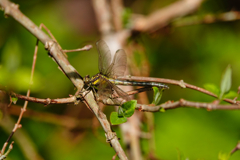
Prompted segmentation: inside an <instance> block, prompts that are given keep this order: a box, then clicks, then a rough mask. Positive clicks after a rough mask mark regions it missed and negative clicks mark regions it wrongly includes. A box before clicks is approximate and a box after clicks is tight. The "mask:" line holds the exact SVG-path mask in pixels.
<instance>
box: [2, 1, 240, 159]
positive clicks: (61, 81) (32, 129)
mask: <svg viewBox="0 0 240 160" xmlns="http://www.w3.org/2000/svg"><path fill="white" fill-rule="evenodd" d="M14 2H15V3H17V4H19V5H20V10H21V11H22V12H23V13H24V14H25V15H26V16H28V17H29V18H30V19H31V20H32V21H33V22H34V23H35V24H37V25H40V24H41V23H44V24H45V25H46V26H47V27H48V29H49V30H50V31H51V32H52V33H53V35H54V36H55V38H56V39H57V40H58V42H59V43H60V45H61V46H62V48H64V49H74V48H79V47H82V46H84V45H86V44H89V43H93V44H94V43H95V42H96V41H97V40H99V39H100V38H101V37H100V34H99V31H98V27H97V23H96V17H95V15H94V11H93V8H92V6H91V1H88V0H79V1H77V0H60V1H56V0H48V1H46V0H32V1H23V0H15V1H14ZM173 2H175V1H173V0H165V1H157V0H151V1H144V0H131V1H125V2H124V6H125V7H127V8H128V11H130V12H132V13H137V14H145V15H147V14H149V13H151V12H153V11H154V10H156V9H159V8H162V7H165V6H167V5H169V4H171V3H173ZM239 9H240V2H239V1H237V0H218V1H215V0H206V1H205V2H204V3H203V4H202V5H201V7H200V8H199V9H198V11H197V12H195V13H194V14H193V15H194V16H198V17H202V16H204V15H206V14H213V15H217V14H219V13H224V12H229V11H233V10H234V11H238V10H239ZM193 15H190V16H193ZM136 39H137V41H138V42H140V45H141V46H142V47H143V48H144V50H143V51H142V52H144V53H145V56H146V59H145V60H147V61H148V63H149V66H150V71H149V72H150V73H149V74H150V76H151V77H161V78H169V79H175V80H181V79H183V80H184V81H185V82H187V83H190V84H193V85H196V86H199V87H203V85H204V84H206V83H214V84H216V85H217V86H219V85H220V80H221V76H222V73H223V71H224V69H225V68H226V67H227V65H229V64H230V65H231V66H232V71H233V77H232V87H231V90H233V91H236V92H237V88H238V86H239V80H240V74H239V73H240V54H239V51H240V22H239V21H237V20H236V21H232V22H216V23H213V24H198V25H189V26H182V27H169V28H167V29H165V30H162V31H160V32H158V33H155V34H153V35H152V34H151V35H149V34H141V35H138V36H137V38H136ZM130 42H131V40H130ZM130 42H129V43H130ZM35 44H36V38H35V37H34V36H33V35H31V34H30V33H29V32H28V31H27V30H26V29H25V28H23V27H22V26H21V25H20V24H18V23H17V22H16V21H14V20H13V19H12V18H11V17H10V18H5V17H4V14H3V12H1V16H0V83H1V84H0V86H1V87H2V88H4V87H7V88H8V89H11V90H14V91H15V92H16V93H19V94H23V95H25V94H26V92H27V89H28V81H29V77H30V70H31V65H32V56H33V52H34V47H35ZM136 57H138V56H136ZM97 58H98V55H97V50H96V47H95V46H94V48H92V49H91V50H90V51H84V52H77V53H69V54H68V59H69V62H70V63H71V64H72V65H73V66H74V67H75V68H76V69H77V71H78V72H79V73H80V75H81V76H82V77H84V76H85V75H87V74H89V75H91V76H92V75H94V74H95V73H97V72H98V65H97V60H98V59H97ZM128 63H131V60H129V61H128ZM75 91H76V90H75V89H74V86H73V85H72V83H71V82H70V81H69V80H68V78H67V77H66V76H64V74H63V73H62V72H61V71H60V70H59V69H58V67H57V64H56V63H55V62H54V61H53V60H52V59H51V58H50V57H49V56H48V54H47V51H45V50H44V46H43V44H40V45H39V52H38V58H37V64H36V69H35V78H34V86H33V88H32V93H31V96H34V97H38V98H51V99H53V98H64V97H68V96H69V94H74V93H75ZM150 95H151V93H150ZM150 95H149V98H150V101H151V96H150ZM180 98H184V99H187V100H191V101H196V102H211V101H213V100H214V98H212V97H210V96H207V95H204V94H202V93H198V92H197V91H194V90H190V89H181V88H180V87H178V86H172V85H170V90H168V91H166V92H165V93H164V95H163V98H162V102H165V101H168V100H179V99H180ZM3 99H4V98H1V100H2V101H3ZM5 101H6V99H5ZM23 103H24V102H23V101H22V100H19V101H18V102H17V104H16V105H12V106H11V107H9V108H4V109H3V108H1V109H2V112H1V114H2V115H3V116H1V117H4V116H6V115H10V118H9V119H8V120H7V121H3V120H4V119H2V118H1V120H0V121H1V127H0V145H3V144H4V142H5V141H6V139H7V137H8V135H9V134H10V132H11V129H12V128H13V127H14V123H15V122H16V120H17V117H18V114H19V112H20V107H21V106H22V105H23ZM3 110H4V111H3ZM113 110H114V109H113V108H112V107H106V108H105V109H104V113H106V115H107V116H108V117H109V115H110V113H111V111H113ZM239 115H240V111H206V110H203V109H194V108H179V109H174V110H168V111H166V112H164V113H154V121H155V123H154V126H155V145H156V148H155V154H156V155H157V157H158V158H159V159H164V160H176V159H181V158H179V157H182V159H186V158H188V159H189V160H214V159H218V156H219V154H221V153H222V154H228V153H229V152H230V151H231V150H232V149H233V148H234V147H235V145H236V144H237V142H238V141H239V140H240V116H239ZM21 124H22V126H23V127H22V129H20V130H18V131H17V132H16V134H15V135H14V136H13V140H14V141H15V144H14V149H13V150H12V151H11V153H10V154H9V156H8V159H9V160H11V159H12V160H13V159H14V160H23V159H29V158H28V157H31V154H34V153H37V154H39V156H40V157H42V158H43V159H46V160H50V159H51V160H52V159H58V160H65V159H71V160H73V159H79V158H80V159H96V158H97V159H99V160H100V159H111V158H112V156H113V155H114V154H115V153H114V150H113V149H112V148H111V147H110V145H109V144H108V143H106V142H105V136H104V132H103V130H102V128H101V127H100V126H99V124H98V121H97V120H96V119H95V118H94V117H93V115H92V113H91V112H90V111H89V110H88V109H87V107H86V106H84V105H82V104H80V105H77V106H74V105H49V106H47V107H44V106H43V105H41V104H35V103H29V106H28V112H27V113H26V114H25V116H24V118H23V119H22V123H21ZM146 128H147V127H146V125H145V124H144V123H143V124H142V129H143V130H144V129H146ZM113 129H114V130H115V131H116V132H117V133H118V135H119V137H120V138H121V133H120V130H119V128H118V127H117V126H114V127H113ZM123 147H124V148H126V147H127V146H123ZM33 148H34V149H35V151H33V150H32V149H33ZM141 148H142V151H143V155H144V156H146V155H147V154H148V152H149V149H150V148H149V146H148V143H147V140H146V139H145V140H144V139H143V140H141ZM239 159H240V152H236V153H234V154H233V155H232V156H231V158H230V160H239Z"/></svg>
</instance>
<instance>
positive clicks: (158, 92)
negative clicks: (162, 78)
mask: <svg viewBox="0 0 240 160" xmlns="http://www.w3.org/2000/svg"><path fill="white" fill-rule="evenodd" d="M163 90H164V89H163V88H161V89H160V90H159V88H158V87H153V91H154V94H153V102H152V103H153V104H155V105H158V104H159V102H160V100H161V98H162V93H163Z"/></svg>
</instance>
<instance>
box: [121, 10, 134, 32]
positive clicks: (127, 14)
mask: <svg viewBox="0 0 240 160" xmlns="http://www.w3.org/2000/svg"><path fill="white" fill-rule="evenodd" d="M131 14H132V10H131V9H130V8H124V10H123V12H122V24H123V27H124V28H128V27H130V18H131Z"/></svg>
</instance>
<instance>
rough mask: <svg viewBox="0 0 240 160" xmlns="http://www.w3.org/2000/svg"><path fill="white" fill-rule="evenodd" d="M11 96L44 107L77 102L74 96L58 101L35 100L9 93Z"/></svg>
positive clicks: (48, 99)
mask: <svg viewBox="0 0 240 160" xmlns="http://www.w3.org/2000/svg"><path fill="white" fill-rule="evenodd" d="M11 95H13V96H15V97H17V98H19V99H22V100H25V101H30V102H35V103H41V104H44V105H49V104H65V103H74V102H75V101H76V100H77V99H76V97H75V96H71V97H69V98H60V99H59V98H58V99H50V98H46V99H41V98H35V97H28V96H24V95H20V94H17V93H13V92H12V93H11Z"/></svg>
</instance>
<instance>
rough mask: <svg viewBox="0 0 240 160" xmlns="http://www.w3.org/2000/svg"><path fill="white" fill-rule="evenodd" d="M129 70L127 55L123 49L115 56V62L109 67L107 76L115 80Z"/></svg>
mask: <svg viewBox="0 0 240 160" xmlns="http://www.w3.org/2000/svg"><path fill="white" fill-rule="evenodd" d="M126 68H127V55H126V53H125V52H124V50H123V49H119V50H117V52H116V53H115V55H114V59H113V62H112V63H111V65H110V66H109V67H108V69H107V72H106V76H107V77H110V78H115V76H117V77H118V76H123V75H124V73H125V71H126Z"/></svg>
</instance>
